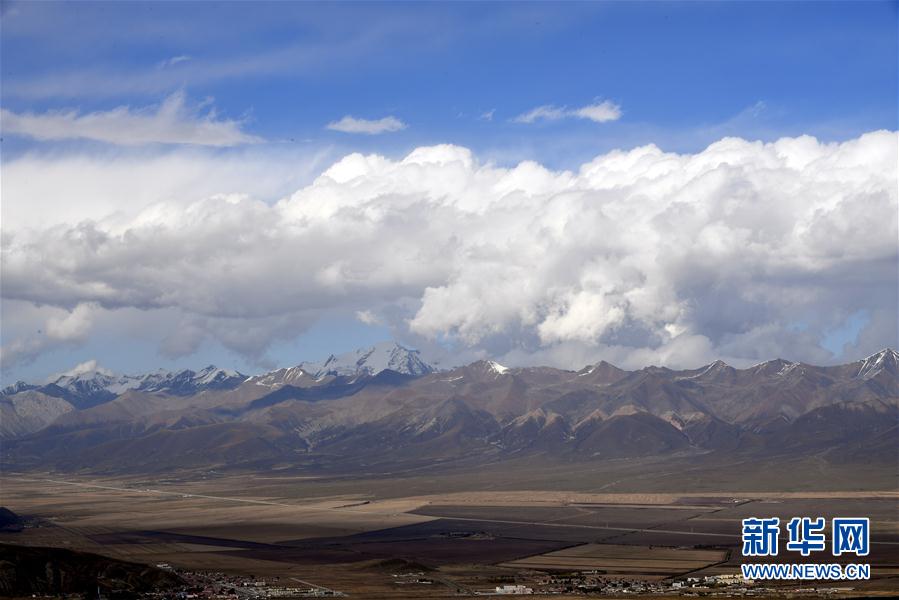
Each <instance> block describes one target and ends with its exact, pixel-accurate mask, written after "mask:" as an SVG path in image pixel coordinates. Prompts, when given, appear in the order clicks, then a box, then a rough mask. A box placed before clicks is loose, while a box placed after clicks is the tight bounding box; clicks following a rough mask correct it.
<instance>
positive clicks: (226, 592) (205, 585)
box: [153, 563, 346, 600]
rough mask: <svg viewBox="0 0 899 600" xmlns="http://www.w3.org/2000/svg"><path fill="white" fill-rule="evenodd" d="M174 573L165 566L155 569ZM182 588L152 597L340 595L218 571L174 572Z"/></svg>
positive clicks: (241, 599) (235, 599)
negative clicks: (180, 581) (181, 583)
mask: <svg viewBox="0 0 899 600" xmlns="http://www.w3.org/2000/svg"><path fill="white" fill-rule="evenodd" d="M156 566H157V567H158V568H160V569H164V570H170V571H175V569H173V568H172V567H171V566H170V565H169V564H167V563H159V564H157V565H156ZM177 573H178V575H179V576H180V577H181V579H183V580H184V582H185V585H184V587H183V588H182V589H180V590H177V591H175V592H168V593H164V594H153V596H158V597H160V598H163V599H164V600H265V599H267V598H336V597H341V596H345V595H346V594H344V593H343V592H340V591H337V590H332V589H329V588H325V587H321V586H315V585H311V584H309V585H305V584H300V585H296V584H295V583H289V584H285V583H282V582H281V581H280V579H278V578H275V579H274V580H271V581H267V580H265V579H257V578H255V577H245V576H242V575H231V574H227V573H222V572H218V571H206V572H194V571H181V570H178V571H177Z"/></svg>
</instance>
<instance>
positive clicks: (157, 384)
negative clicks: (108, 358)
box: [2, 366, 246, 408]
mask: <svg viewBox="0 0 899 600" xmlns="http://www.w3.org/2000/svg"><path fill="white" fill-rule="evenodd" d="M245 379H246V377H245V376H243V375H241V374H240V373H238V372H237V371H232V370H229V369H219V368H216V367H214V366H208V367H206V368H205V369H202V370H200V371H198V372H195V371H191V370H190V369H184V370H181V371H176V372H174V373H172V372H169V371H165V370H162V369H160V370H158V371H153V372H150V373H145V374H142V375H115V374H112V373H111V372H109V371H107V370H106V369H99V368H97V369H93V370H90V371H82V372H79V373H77V374H64V375H60V376H59V377H56V378H55V379H53V380H52V381H50V382H49V383H47V384H46V385H43V386H38V385H30V384H27V383H24V382H21V381H20V382H17V383H16V384H14V385H11V386H8V387H6V388H4V389H3V392H2V395H4V396H13V395H15V394H18V393H20V392H24V391H30V390H35V391H39V392H42V393H44V394H46V395H48V396H53V397H62V398H65V399H66V400H68V401H70V402H72V403H73V404H74V405H75V406H76V407H77V408H87V407H90V406H94V405H96V404H101V403H103V402H107V401H109V400H111V399H113V398H115V397H116V396H119V395H121V394H124V393H125V392H127V391H129V390H138V391H141V392H154V393H165V394H175V395H187V394H194V393H197V392H200V391H202V390H204V389H217V390H220V389H231V388H234V387H237V386H238V385H240V383H242V382H243V381H244V380H245Z"/></svg>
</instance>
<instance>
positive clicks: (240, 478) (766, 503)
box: [0, 473, 899, 598]
mask: <svg viewBox="0 0 899 600" xmlns="http://www.w3.org/2000/svg"><path fill="white" fill-rule="evenodd" d="M426 482H427V480H425V479H424V478H422V479H417V480H415V482H414V484H413V485H409V486H406V490H408V491H407V493H406V494H405V495H404V494H403V493H402V492H403V491H404V489H403V488H402V487H399V486H397V485H396V481H387V482H386V483H385V481H383V480H382V479H380V478H373V479H369V480H360V479H353V480H352V481H348V480H347V479H343V478H330V479H328V478H310V477H292V476H289V475H285V476H273V475H271V474H269V475H266V476H258V475H254V474H245V475H227V476H225V475H222V474H217V473H206V474H201V475H185V476H179V477H174V476H172V477H167V478H164V479H154V480H148V479H145V478H144V479H135V478H97V477H92V478H86V477H73V476H69V477H65V478H63V477H61V476H58V475H51V474H21V475H12V474H4V476H3V477H2V478H0V504H2V505H3V506H7V507H9V508H11V509H12V510H14V511H15V512H17V513H19V514H22V515H27V516H31V517H36V518H39V519H41V520H42V521H41V523H42V525H41V526H40V527H33V528H28V529H26V530H24V531H22V532H20V533H0V542H7V543H17V544H25V545H45V546H56V547H67V548H72V549H76V550H85V551H90V552H96V553H100V554H106V555H109V556H112V557H115V558H120V559H125V560H132V561H138V562H144V563H147V564H155V563H158V562H168V563H170V564H172V565H175V566H176V567H179V568H185V569H191V570H222V571H227V572H234V573H240V574H253V575H255V576H263V577H281V578H288V580H289V579H290V578H298V579H301V580H304V581H312V582H315V583H316V584H321V585H326V586H328V587H331V588H335V589H340V590H343V591H348V592H351V593H353V594H354V595H356V596H357V597H363V598H410V597H414V598H418V597H449V596H454V595H457V594H458V593H459V591H460V590H461V591H462V593H466V590H467V591H468V592H471V591H472V590H475V589H478V590H480V589H490V588H491V587H492V586H493V585H494V584H497V583H499V582H508V581H509V578H512V579H513V580H514V581H518V582H523V583H531V582H533V581H536V580H537V579H539V572H540V571H541V570H544V571H558V570H592V569H599V570H602V571H606V572H608V573H609V575H610V576H613V575H615V576H619V577H628V578H633V579H663V578H666V577H671V576H675V575H683V574H685V573H691V574H699V575H704V574H720V573H734V572H736V571H737V570H738V569H739V564H740V557H739V548H738V544H739V535H740V519H742V518H744V517H745V516H769V515H772V516H773V515H776V516H781V518H789V517H791V516H802V515H808V516H819V515H820V516H825V517H831V516H869V517H870V518H871V521H872V543H873V546H872V552H871V555H870V557H868V562H870V563H871V564H872V568H873V574H874V577H875V578H874V579H872V581H871V582H868V583H866V584H855V585H854V588H855V589H857V590H864V591H865V592H866V593H869V592H870V593H873V592H877V591H878V590H886V591H889V590H892V591H896V590H899V575H897V573H899V514H897V506H899V493H897V492H889V491H879V492H860V491H855V490H853V491H846V492H839V491H820V490H819V491H811V492H806V493H795V492H751V491H738V492H735V491H728V492H722V493H720V494H718V495H714V494H709V493H708V492H703V493H693V494H689V493H682V494H679V493H671V492H665V493H650V492H639V493H638V492H623V493H610V492H603V491H598V492H586V491H574V492H551V491H546V490H543V491H539V490H538V491H530V490H526V489H519V490H508V491H506V490H475V491H471V492H465V491H460V490H458V489H454V490H453V489H450V490H443V489H440V486H436V485H435V486H433V487H432V491H431V492H430V493H422V492H423V491H425V490H426V488H427V487H428V486H427V485H426ZM432 483H433V482H432ZM696 546H700V547H696ZM395 559H403V560H406V561H410V562H411V563H414V564H417V565H421V567H422V568H426V569H430V571H429V573H430V576H432V577H433V578H434V580H435V582H436V583H435V584H434V585H431V586H399V585H397V584H396V579H395V578H394V577H393V575H395V574H396V573H397V571H398V570H399V571H402V570H403V567H401V566H396V565H397V563H395ZM385 561H386V562H385ZM391 561H394V562H391ZM407 570H408V569H407ZM413 587H414V589H412V588H413ZM555 597H557V598H558V597H560V596H555Z"/></svg>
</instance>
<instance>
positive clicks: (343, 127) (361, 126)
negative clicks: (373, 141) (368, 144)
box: [326, 115, 407, 135]
mask: <svg viewBox="0 0 899 600" xmlns="http://www.w3.org/2000/svg"><path fill="white" fill-rule="evenodd" d="M406 127H407V125H406V124H405V123H403V122H402V121H400V120H399V119H397V118H396V117H392V116H391V117H384V118H383V119H357V118H355V117H351V116H350V115H347V116H345V117H343V118H342V119H340V120H339V121H334V122H332V123H328V125H327V126H326V128H327V129H330V130H332V131H340V132H343V133H364V134H367V135H377V134H379V133H392V132H394V131H401V130H403V129H405V128H406Z"/></svg>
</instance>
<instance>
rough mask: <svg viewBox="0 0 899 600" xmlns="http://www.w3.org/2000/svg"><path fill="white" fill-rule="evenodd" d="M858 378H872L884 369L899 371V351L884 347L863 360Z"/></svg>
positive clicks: (893, 371) (891, 371)
mask: <svg viewBox="0 0 899 600" xmlns="http://www.w3.org/2000/svg"><path fill="white" fill-rule="evenodd" d="M861 363H862V364H861V366H860V367H859V369H858V373H857V374H856V376H855V377H856V379H871V378H872V377H874V376H875V375H877V374H878V373H880V372H882V371H883V370H884V369H885V370H887V371H888V372H890V373H894V374H896V373H897V372H899V353H897V352H896V351H895V350H893V349H892V348H884V349H883V350H881V351H880V352H878V353H877V354H872V355H871V356H869V357H868V358H866V359H864V360H863V361H861Z"/></svg>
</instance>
